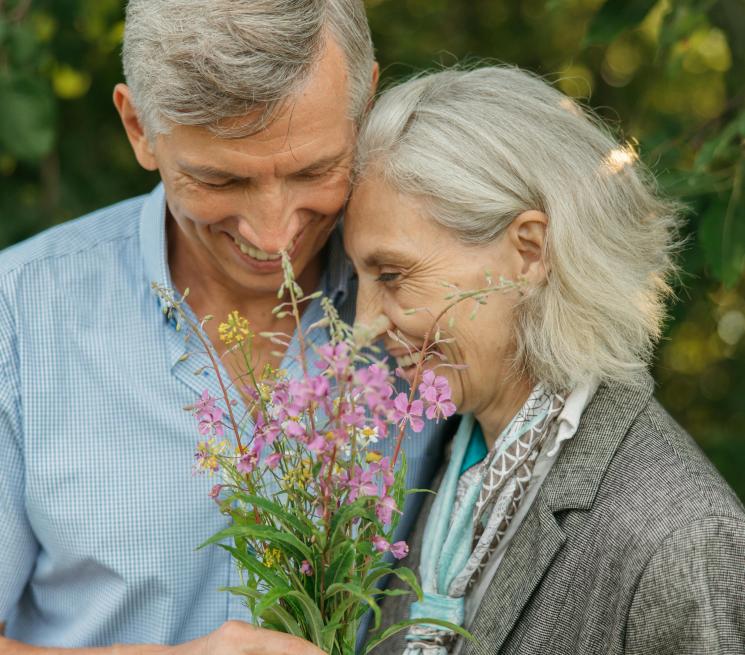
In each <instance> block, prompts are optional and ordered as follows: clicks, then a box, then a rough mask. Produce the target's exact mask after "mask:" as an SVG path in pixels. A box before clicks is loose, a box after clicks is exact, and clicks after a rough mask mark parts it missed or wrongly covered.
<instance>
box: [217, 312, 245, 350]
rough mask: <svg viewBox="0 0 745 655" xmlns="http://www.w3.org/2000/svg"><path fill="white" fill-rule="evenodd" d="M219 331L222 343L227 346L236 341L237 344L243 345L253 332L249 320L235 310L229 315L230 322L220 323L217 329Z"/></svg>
mask: <svg viewBox="0 0 745 655" xmlns="http://www.w3.org/2000/svg"><path fill="white" fill-rule="evenodd" d="M217 331H218V333H219V335H220V341H222V342H223V343H224V344H225V345H226V346H229V345H230V344H231V343H233V342H234V341H235V342H236V343H241V342H242V341H245V340H246V338H247V337H249V336H250V335H251V330H249V329H248V320H247V319H245V318H244V317H243V316H241V315H240V314H239V313H238V312H237V311H236V310H233V311H232V312H230V314H228V320H227V321H225V323H220V325H219V326H218V327H217Z"/></svg>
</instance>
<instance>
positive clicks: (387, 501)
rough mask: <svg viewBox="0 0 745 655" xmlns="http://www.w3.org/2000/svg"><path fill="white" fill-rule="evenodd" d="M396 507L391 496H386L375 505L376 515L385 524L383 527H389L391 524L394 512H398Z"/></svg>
mask: <svg viewBox="0 0 745 655" xmlns="http://www.w3.org/2000/svg"><path fill="white" fill-rule="evenodd" d="M398 511H399V510H398V507H396V501H395V500H393V498H391V497H390V496H384V497H383V498H381V499H380V501H379V502H378V503H377V504H376V505H375V515H376V516H377V517H378V518H379V519H380V520H381V521H382V522H383V525H385V526H389V525H390V524H391V518H392V516H393V512H398Z"/></svg>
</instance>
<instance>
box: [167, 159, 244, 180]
mask: <svg viewBox="0 0 745 655" xmlns="http://www.w3.org/2000/svg"><path fill="white" fill-rule="evenodd" d="M176 165H177V166H178V167H179V168H180V169H181V170H182V171H184V172H185V173H188V174H189V175H196V176H197V177H212V178H215V177H219V178H230V179H232V180H242V179H244V178H242V177H241V176H240V175H235V173H231V172H230V171H224V170H222V169H219V168H215V167H214V166H208V165H205V164H189V163H187V162H177V164H176Z"/></svg>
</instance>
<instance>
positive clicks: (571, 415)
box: [345, 68, 745, 655]
mask: <svg viewBox="0 0 745 655" xmlns="http://www.w3.org/2000/svg"><path fill="white" fill-rule="evenodd" d="M676 213H677V208H676V207H675V206H674V205H672V204H671V203H669V202H666V201H665V200H663V199H661V198H660V197H658V196H657V194H656V193H655V190H654V186H653V183H652V181H651V180H650V179H649V178H648V176H647V175H646V174H645V173H644V171H643V170H642V169H641V166H640V165H639V163H638V162H637V161H636V158H635V156H634V153H633V151H632V150H630V149H627V148H625V147H623V146H621V145H619V144H618V143H617V142H615V141H614V140H613V139H612V138H611V137H610V136H609V134H608V132H607V131H606V130H605V129H603V127H602V126H601V125H600V124H598V122H597V121H596V120H595V119H594V118H593V117H591V116H588V115H587V114H586V113H584V112H583V111H582V110H580V109H579V108H578V107H577V105H576V104H574V103H573V102H572V101H570V100H569V99H567V98H566V97H564V96H562V95H561V94H560V93H559V92H557V91H555V90H554V89H552V88H551V87H550V86H549V85H548V84H546V83H544V82H543V81H541V80H539V79H536V78H535V77H532V76H530V75H528V74H526V73H524V72H521V71H519V70H515V69H512V68H481V69H478V70H472V71H443V72H440V73H437V74H433V75H429V76H425V77H420V78H418V79H414V80H412V81H409V82H407V83H405V84H403V85H401V86H399V87H397V88H394V89H392V90H390V91H388V92H387V93H386V94H385V95H383V97H382V98H381V99H380V100H379V102H378V103H377V105H376V106H375V108H374V109H373V111H372V113H371V115H370V116H369V119H368V120H367V123H366V125H365V127H364V128H363V131H362V133H361V135H360V141H359V155H358V179H357V185H356V188H355V191H354V192H353V195H352V198H351V201H350V204H349V208H348V212H347V215H346V219H345V244H346V248H347V250H348V253H349V255H350V257H351V258H352V260H353V262H354V264H355V266H356V268H357V271H358V274H359V296H358V306H357V307H358V320H359V321H360V322H363V323H368V324H375V325H377V326H379V328H380V330H381V334H382V335H384V338H385V339H386V345H387V347H388V349H389V352H390V354H391V355H392V356H394V357H396V358H397V361H398V364H399V367H401V368H402V369H403V375H404V376H407V377H409V378H410V379H411V378H412V376H413V373H414V370H415V364H416V357H411V356H410V355H409V353H408V348H407V347H406V346H405V345H402V342H401V340H400V338H399V337H398V336H397V337H395V338H394V335H395V334H396V333H398V335H400V337H402V338H403V340H405V341H408V342H409V343H410V344H411V345H412V346H413V347H414V348H417V347H420V346H421V345H422V344H423V342H424V340H425V335H426V333H427V331H428V329H429V328H430V326H431V324H432V321H433V317H436V316H438V314H440V313H441V312H442V310H443V309H444V308H445V307H446V305H447V304H448V303H449V302H452V301H451V300H450V301H449V300H446V299H445V296H446V295H448V294H453V293H458V292H459V291H460V292H467V291H469V290H475V289H480V288H486V289H487V291H485V294H486V295H485V296H483V297H482V299H485V300H486V302H485V304H479V305H478V312H476V313H475V316H473V308H474V302H473V300H464V301H463V302H461V303H459V304H456V305H455V306H454V307H453V308H452V309H451V310H449V311H448V312H445V314H444V315H443V316H442V318H441V320H440V323H439V325H438V329H439V331H440V335H439V336H440V341H439V343H438V345H437V351H436V352H435V353H434V354H433V356H432V357H430V358H429V359H428V360H427V361H426V363H425V369H430V370H432V369H436V375H438V376H440V375H441V376H444V377H445V378H446V379H447V380H448V382H449V384H450V387H451V389H452V400H453V402H455V404H456V405H457V407H458V412H459V414H461V418H460V423H459V425H458V428H457V432H456V434H455V436H454V437H453V440H452V442H451V447H450V451H449V456H448V459H447V462H446V464H445V468H444V469H443V471H442V473H441V475H440V478H439V480H438V481H437V484H436V489H437V495H436V497H434V498H435V499H434V501H433V500H432V498H433V497H432V496H430V498H429V499H428V501H427V503H426V504H425V506H424V508H423V510H422V512H421V513H420V516H419V519H418V524H417V527H416V529H415V533H414V535H413V537H412V538H411V540H410V543H411V554H410V558H409V560H408V565H409V566H411V567H418V570H419V573H420V575H421V581H422V585H423V588H424V591H425V596H424V599H423V600H422V601H420V602H413V603H412V602H411V601H412V599H411V598H407V597H390V598H388V599H387V600H386V603H385V604H384V615H385V616H386V622H387V623H392V622H396V621H399V620H402V619H405V618H408V617H409V616H411V617H412V618H417V617H423V616H426V617H432V618H441V619H446V620H448V621H451V622H454V623H458V624H461V625H463V626H465V627H466V628H467V629H468V630H470V632H471V633H472V634H473V635H474V637H475V641H473V642H468V641H465V640H463V639H462V638H455V635H454V634H453V633H452V632H449V631H447V630H443V629H439V628H436V627H435V626H427V625H423V626H417V627H414V628H411V629H409V631H408V633H407V634H405V635H404V634H403V633H400V635H399V637H400V638H399V637H396V638H393V639H390V640H389V641H387V642H384V644H383V645H381V647H380V649H381V650H383V651H385V652H390V653H397V654H400V653H403V652H404V651H406V652H407V653H410V654H413V653H423V654H427V653H439V654H442V653H448V652H457V651H460V650H463V651H464V652H466V653H496V652H499V653H520V654H521V655H525V654H529V653H536V654H538V653H540V654H542V655H543V654H552V655H557V654H563V653H566V654H567V655H569V654H572V655H575V654H577V653H603V654H605V653H650V654H652V653H654V654H655V655H660V654H663V653H671V654H672V653H676V654H678V653H740V654H742V653H743V652H745V582H744V580H743V571H745V513H744V512H743V506H742V505H741V504H740V502H739V501H738V499H737V498H736V497H735V495H734V493H733V492H732V490H731V489H730V488H729V487H728V486H727V484H726V483H725V482H724V481H723V480H722V478H721V477H720V476H719V475H718V473H717V472H716V470H715V469H714V468H713V467H712V465H711V464H710V463H709V462H708V461H707V459H706V458H705V457H704V456H703V455H702V453H701V452H700V451H699V449H698V448H697V447H696V445H695V444H694V442H693V441H692V440H691V438H690V437H689V436H688V435H687V434H686V433H685V432H683V431H682V430H681V429H680V428H679V427H678V426H677V425H676V424H675V423H674V421H673V420H672V419H671V418H670V416H668V414H667V413H666V412H665V411H664V410H663V409H662V408H661V407H660V405H659V404H658V403H657V402H656V401H655V400H654V398H653V397H652V388H653V383H652V380H651V378H650V376H649V374H648V373H647V366H648V364H649V361H650V359H651V356H652V353H653V346H654V343H655V341H656V340H657V339H658V337H659V335H660V324H661V321H662V319H663V315H664V300H665V297H666V296H667V295H668V293H669V291H670V289H669V287H668V285H667V282H666V280H667V278H668V277H669V275H670V273H671V272H672V270H673V265H672V263H671V254H672V252H673V250H674V248H675V245H676V244H675V236H674V235H675V233H676V223H677V215H676ZM500 280H503V281H502V283H500V282H499V281H500ZM505 281H508V282H505ZM510 282H511V283H510ZM445 285H448V286H445ZM386 334H387V335H388V336H385V335H386ZM445 360H446V361H447V363H448V364H449V365H450V366H448V365H445V366H443V362H444V361H445ZM427 379H428V382H429V384H430V385H433V386H434V387H435V391H434V392H433V393H435V392H436V387H437V385H438V384H440V382H441V381H438V380H437V379H434V380H433V375H432V374H429V375H428V378H427Z"/></svg>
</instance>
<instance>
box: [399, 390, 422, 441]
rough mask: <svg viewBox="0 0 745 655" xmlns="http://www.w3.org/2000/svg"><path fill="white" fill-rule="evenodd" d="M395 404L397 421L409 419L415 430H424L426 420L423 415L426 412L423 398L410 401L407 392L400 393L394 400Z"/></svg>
mask: <svg viewBox="0 0 745 655" xmlns="http://www.w3.org/2000/svg"><path fill="white" fill-rule="evenodd" d="M393 406H394V418H395V420H396V422H397V423H400V422H401V421H408V422H409V425H410V426H411V429H412V430H413V431H414V432H421V431H422V429H423V428H424V421H423V420H422V418H421V417H422V413H423V412H424V403H422V401H421V400H419V399H417V400H414V401H412V402H411V403H410V402H409V398H408V396H407V395H406V394H405V393H400V394H398V396H396V399H395V400H394V401H393Z"/></svg>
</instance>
